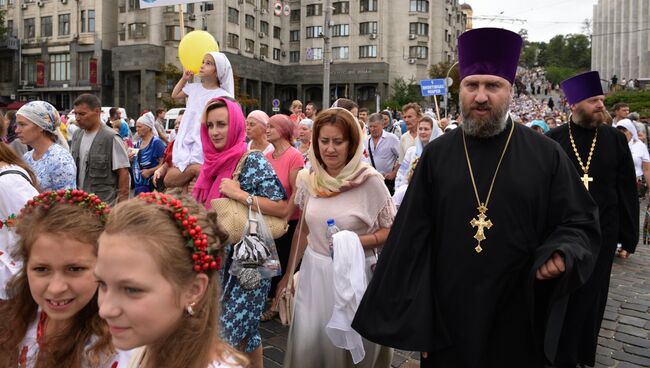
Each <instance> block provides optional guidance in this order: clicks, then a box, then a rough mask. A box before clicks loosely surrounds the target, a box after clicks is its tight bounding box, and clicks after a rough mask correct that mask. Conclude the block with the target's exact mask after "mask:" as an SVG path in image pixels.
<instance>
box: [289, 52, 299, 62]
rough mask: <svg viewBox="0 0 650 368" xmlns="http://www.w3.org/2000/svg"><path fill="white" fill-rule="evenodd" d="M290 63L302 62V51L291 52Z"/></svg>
mask: <svg viewBox="0 0 650 368" xmlns="http://www.w3.org/2000/svg"><path fill="white" fill-rule="evenodd" d="M289 62H291V63H298V62H300V51H289Z"/></svg>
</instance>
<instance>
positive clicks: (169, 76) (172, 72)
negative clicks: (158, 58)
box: [156, 63, 184, 110]
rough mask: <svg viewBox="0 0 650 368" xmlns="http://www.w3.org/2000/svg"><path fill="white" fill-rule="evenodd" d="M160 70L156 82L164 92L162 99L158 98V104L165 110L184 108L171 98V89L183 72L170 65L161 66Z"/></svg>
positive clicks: (180, 103)
mask: <svg viewBox="0 0 650 368" xmlns="http://www.w3.org/2000/svg"><path fill="white" fill-rule="evenodd" d="M160 69H161V71H160V73H159V74H158V76H157V77H156V80H157V81H158V85H159V86H160V87H161V88H162V89H163V90H165V91H166V92H165V93H163V94H162V97H160V103H162V104H163V106H164V107H165V109H167V110H169V109H173V108H175V107H182V106H184V104H183V103H182V102H180V101H177V100H175V99H173V98H172V97H171V92H172V90H171V89H173V88H174V85H175V84H176V82H178V80H179V79H181V77H182V76H183V72H182V71H181V70H180V69H178V68H177V67H176V66H175V65H174V64H171V63H168V64H164V65H162V66H161V67H160ZM170 85H171V89H170Z"/></svg>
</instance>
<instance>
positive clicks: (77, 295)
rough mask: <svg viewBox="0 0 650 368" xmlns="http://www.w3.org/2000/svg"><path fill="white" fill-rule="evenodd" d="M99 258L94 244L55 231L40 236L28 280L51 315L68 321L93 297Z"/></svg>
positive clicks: (31, 258)
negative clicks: (95, 271) (96, 265)
mask: <svg viewBox="0 0 650 368" xmlns="http://www.w3.org/2000/svg"><path fill="white" fill-rule="evenodd" d="M96 261H97V256H96V254H95V249H94V246H93V245H92V244H87V243H82V242H79V241H77V240H73V239H70V238H67V237H65V236H61V235H54V234H43V235H41V236H39V237H38V238H37V239H36V241H35V242H34V244H33V245H32V249H31V251H30V254H29V260H28V261H27V265H26V270H27V280H28V282H29V290H30V292H31V294H32V298H34V301H35V302H36V304H38V305H39V306H40V307H41V309H42V310H43V311H44V312H45V313H46V314H47V316H48V318H50V319H52V320H57V321H66V320H68V319H70V318H72V317H74V316H75V315H76V314H77V313H78V312H79V311H80V310H82V309H83V308H84V307H85V306H86V305H87V304H88V303H89V302H90V301H91V300H92V298H93V296H94V295H95V292H96V291H97V283H96V281H95V277H94V276H93V268H94V267H95V263H96Z"/></svg>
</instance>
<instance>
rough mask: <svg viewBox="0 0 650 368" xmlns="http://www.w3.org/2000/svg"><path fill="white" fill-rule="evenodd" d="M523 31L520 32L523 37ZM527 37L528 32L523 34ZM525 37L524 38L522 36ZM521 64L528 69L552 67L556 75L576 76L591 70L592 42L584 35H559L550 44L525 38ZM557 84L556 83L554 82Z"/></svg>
mask: <svg viewBox="0 0 650 368" xmlns="http://www.w3.org/2000/svg"><path fill="white" fill-rule="evenodd" d="M523 31H525V30H522V31H519V34H520V35H521V34H522V32H523ZM523 34H524V35H526V36H527V34H528V33H527V32H523ZM522 37H523V36H522ZM520 64H521V65H522V66H524V67H527V68H534V67H543V68H546V69H547V70H548V69H549V68H551V67H555V68H557V69H555V70H554V73H555V74H566V72H567V70H571V71H572V73H570V74H575V73H578V72H580V71H585V70H589V69H590V68H591V42H590V40H589V36H587V35H584V34H569V35H557V36H555V37H553V38H551V40H549V42H548V43H546V42H529V41H527V40H526V38H524V47H523V49H522V52H521V58H520ZM554 83H556V82H554Z"/></svg>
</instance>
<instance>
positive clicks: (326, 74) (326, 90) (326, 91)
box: [322, 0, 332, 109]
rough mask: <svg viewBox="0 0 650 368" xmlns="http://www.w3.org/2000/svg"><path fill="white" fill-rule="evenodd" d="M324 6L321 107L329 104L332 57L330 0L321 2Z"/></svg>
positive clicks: (324, 107) (326, 106)
mask: <svg viewBox="0 0 650 368" xmlns="http://www.w3.org/2000/svg"><path fill="white" fill-rule="evenodd" d="M323 8H325V24H324V27H323V41H324V45H323V46H324V48H323V106H322V108H323V109H326V108H328V107H329V106H330V60H331V59H332V45H331V43H330V41H331V40H330V37H331V35H332V32H331V30H330V22H331V19H332V0H325V1H324V3H323Z"/></svg>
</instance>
